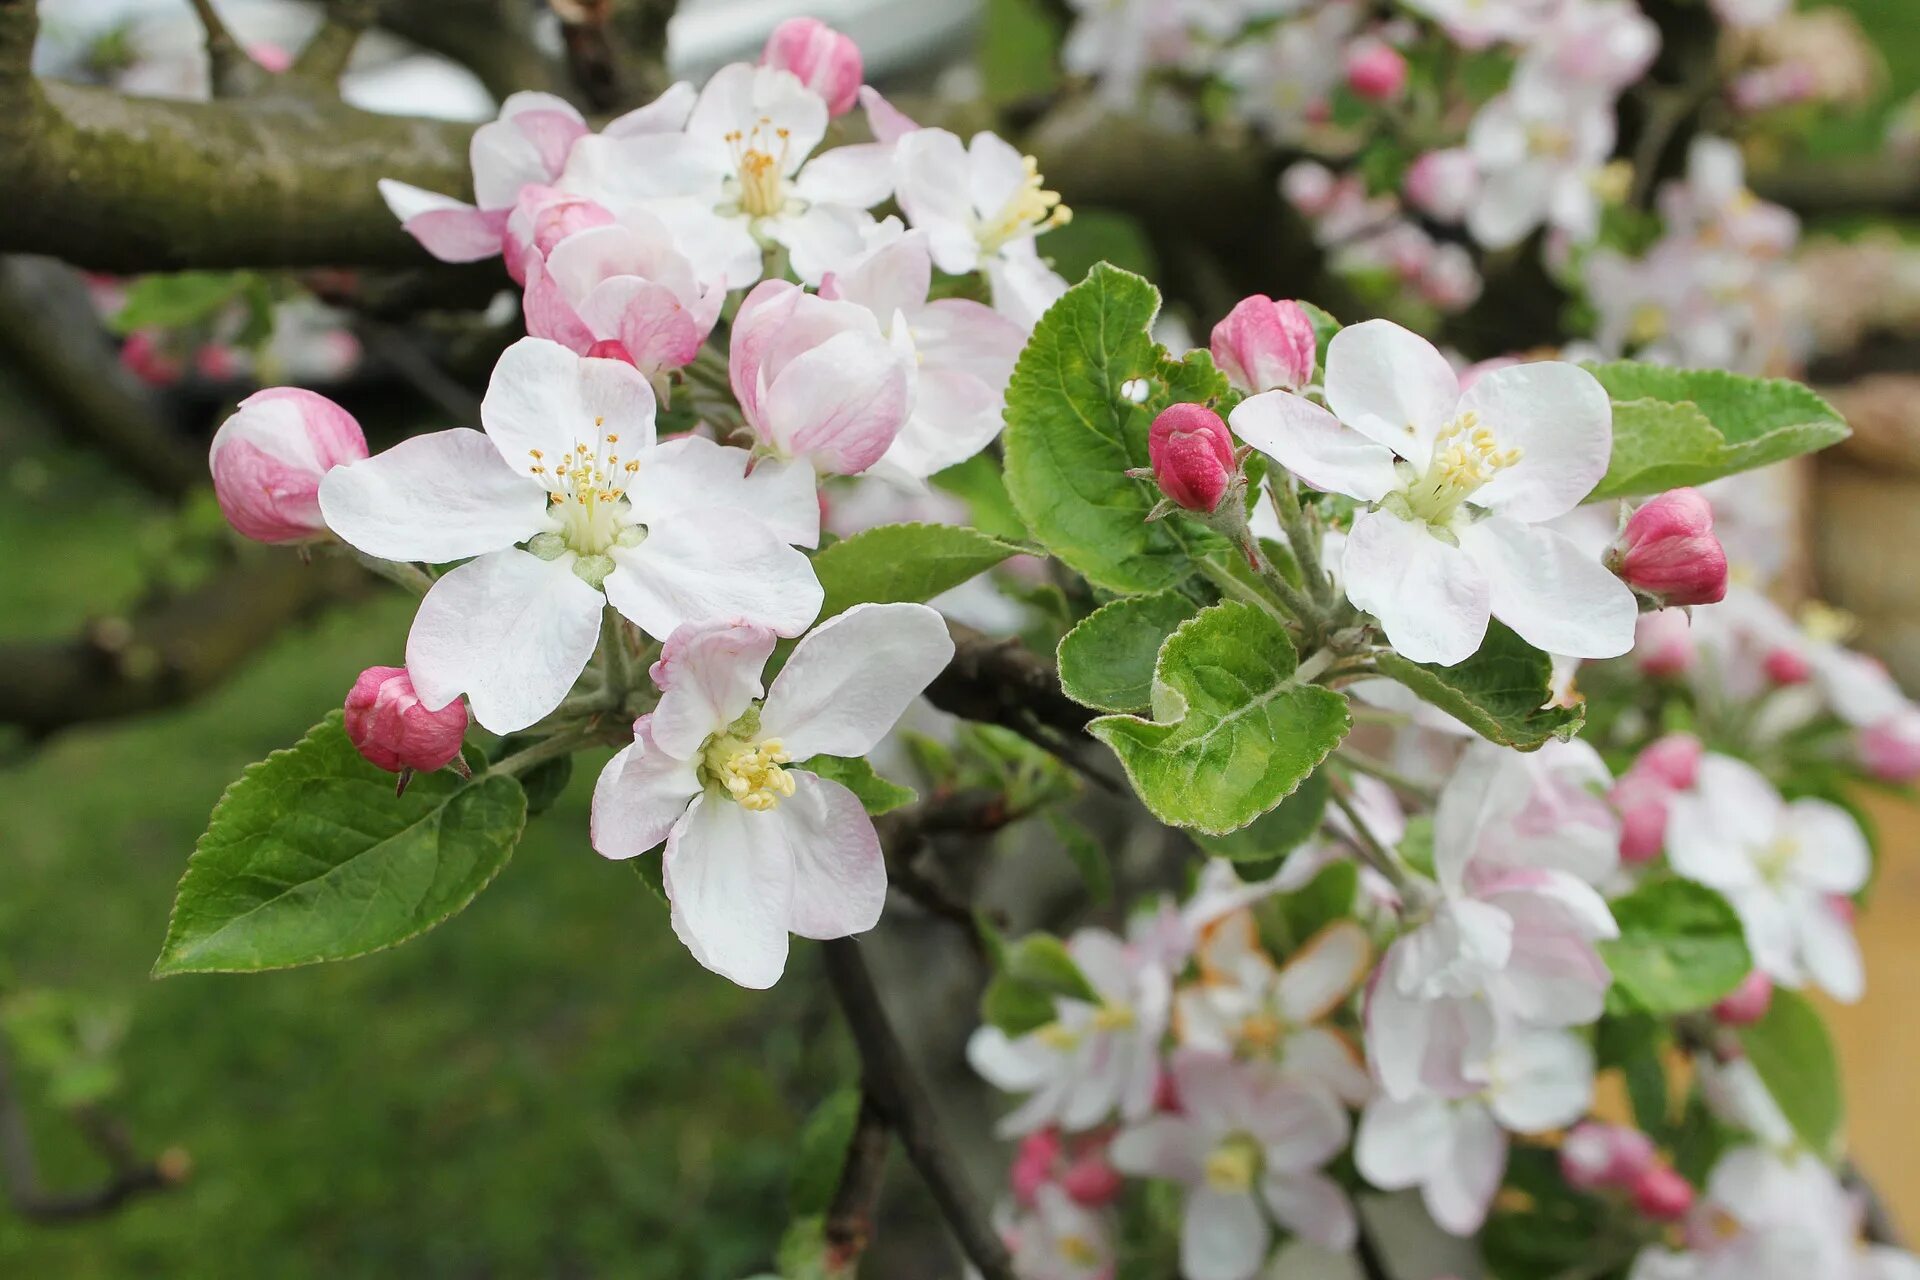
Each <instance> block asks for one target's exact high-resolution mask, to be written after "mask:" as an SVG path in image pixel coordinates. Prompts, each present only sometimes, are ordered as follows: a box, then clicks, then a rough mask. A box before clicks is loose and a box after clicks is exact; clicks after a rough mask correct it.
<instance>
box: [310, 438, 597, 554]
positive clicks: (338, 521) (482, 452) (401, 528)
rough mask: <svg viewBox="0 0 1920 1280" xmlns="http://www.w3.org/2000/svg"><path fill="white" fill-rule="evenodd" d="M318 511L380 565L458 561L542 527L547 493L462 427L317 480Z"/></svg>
mask: <svg viewBox="0 0 1920 1280" xmlns="http://www.w3.org/2000/svg"><path fill="white" fill-rule="evenodd" d="M320 509H321V511H322V512H323V513H324V514H325V516H326V519H327V527H328V528H330V529H332V530H333V531H334V533H335V534H337V535H338V536H339V537H340V538H341V539H342V540H343V541H345V542H346V543H348V544H349V545H351V546H353V547H355V548H357V549H359V550H361V551H364V552H366V553H367V554H368V555H370V556H378V557H380V558H381V559H383V560H425V561H429V562H435V563H437V562H440V561H445V560H459V559H461V558H463V557H466V556H476V555H481V554H483V553H485V552H488V551H499V550H501V549H502V548H504V547H511V546H512V545H513V544H515V543H516V542H521V541H524V540H525V539H527V538H530V537H532V536H533V535H534V534H536V533H538V532H540V531H541V530H542V529H545V528H547V527H548V524H549V521H548V519H547V514H546V512H547V495H546V491H545V490H543V489H542V488H541V487H540V486H539V485H538V484H536V483H534V482H533V479H532V477H530V476H527V475H525V474H519V475H516V474H515V473H514V472H513V470H512V469H511V468H510V467H508V466H507V464H506V463H504V462H502V461H501V460H500V454H499V452H498V450H496V449H495V448H494V447H493V445H492V444H491V443H490V442H489V441H488V440H487V438H486V437H485V436H484V435H481V434H480V433H479V432H478V431H471V430H468V429H466V428H464V427H460V428H455V429H454V430H452V431H436V432H433V433H432V434H430V435H424V436H414V437H412V438H411V439H407V440H402V441H401V442H400V443H399V444H397V445H395V446H394V447H393V448H391V449H388V450H387V451H386V452H385V453H380V454H376V455H375V456H373V457H371V458H367V459H365V460H364V461H361V462H356V463H354V464H352V465H351V466H345V467H335V468H334V469H333V470H331V471H329V472H327V474H326V476H325V477H324V478H323V479H322V480H321V481H320ZM582 585H585V584H582Z"/></svg>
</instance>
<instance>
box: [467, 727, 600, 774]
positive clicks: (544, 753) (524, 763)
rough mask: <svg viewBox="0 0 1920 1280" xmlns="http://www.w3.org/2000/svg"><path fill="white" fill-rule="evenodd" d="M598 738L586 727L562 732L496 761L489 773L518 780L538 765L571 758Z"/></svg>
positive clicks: (488, 770)
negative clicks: (561, 758)
mask: <svg viewBox="0 0 1920 1280" xmlns="http://www.w3.org/2000/svg"><path fill="white" fill-rule="evenodd" d="M597 738H598V734H596V733H595V732H594V731H593V730H591V729H587V728H584V727H583V728H578V729H566V730H562V731H561V732H559V733H556V734H554V735H553V736H552V737H551V738H542V739H541V740H540V741H538V742H536V743H534V744H533V745H532V746H530V747H528V748H526V749H525V750H524V751H516V752H514V753H513V754H512V755H510V756H508V757H507V758H506V759H504V760H500V761H496V762H495V763H494V764H493V765H491V766H490V767H489V768H488V769H487V772H488V773H501V774H505V775H506V776H507V777H509V778H517V777H519V776H520V775H521V774H524V773H526V772H527V771H528V770H530V769H532V768H534V767H535V766H537V765H543V764H545V763H547V762H548V761H549V760H558V759H559V758H560V757H562V756H570V755H572V754H573V753H574V752H576V751H578V750H580V748H582V747H586V746H591V745H592V744H593V743H594V742H595V741H596V740H597Z"/></svg>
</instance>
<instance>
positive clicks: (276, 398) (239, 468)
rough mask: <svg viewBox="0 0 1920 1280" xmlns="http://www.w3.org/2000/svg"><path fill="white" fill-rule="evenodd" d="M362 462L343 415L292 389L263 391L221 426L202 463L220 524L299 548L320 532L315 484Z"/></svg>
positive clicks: (353, 428)
mask: <svg viewBox="0 0 1920 1280" xmlns="http://www.w3.org/2000/svg"><path fill="white" fill-rule="evenodd" d="M366 456H367V440H366V437H365V436H363V435H361V434H360V424H359V423H358V422H355V421H354V420H353V415H352V414H350V413H348V412H347V411H346V410H345V409H342V408H341V407H340V406H339V405H337V404H335V403H334V402H333V401H331V400H329V399H327V398H326V397H325V396H321V395H315V394H314V393H313V392H311V391H304V390H302V389H300V388H299V387H269V388H268V389H267V390H265V391H256V392H254V393H253V394H252V395H250V396H248V397H247V398H246V399H245V400H242V401H241V402H240V409H239V411H238V412H237V413H235V414H234V415H233V416H232V417H231V418H228V419H227V420H226V421H225V422H223V423H221V424H220V430H219V431H217V432H215V433H214V437H213V448H212V449H211V450H210V451H209V453H208V457H207V464H208V466H209V468H210V469H211V470H212V472H213V492H214V496H215V497H216V498H218V499H219V500H220V510H221V511H223V512H225V513H226V517H227V523H229V524H231V525H232V526H233V527H234V528H235V529H237V530H238V531H239V532H240V533H241V534H243V535H245V536H246V537H249V538H252V539H253V540H254V541H255V542H304V541H307V540H308V539H311V538H319V537H323V536H325V534H326V532H327V525H326V521H325V520H324V519H322V518H321V515H320V496H319V495H320V477H321V476H323V475H325V474H326V473H327V472H328V471H330V470H331V469H333V468H334V467H338V466H343V465H345V464H347V463H349V462H358V461H360V460H361V459H362V458H364V457H366Z"/></svg>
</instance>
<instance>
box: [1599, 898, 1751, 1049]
mask: <svg viewBox="0 0 1920 1280" xmlns="http://www.w3.org/2000/svg"><path fill="white" fill-rule="evenodd" d="M1612 906H1613V918H1614V919H1615V920H1616V921H1617V922H1618V923H1619V925H1620V936H1619V937H1618V938H1615V939H1612V940H1609V941H1606V942H1602V943H1601V944H1600V954H1601V956H1602V957H1603V958H1604V959H1605V960H1606V962H1607V967H1608V968H1609V969H1611V970H1612V971H1613V981H1614V990H1615V992H1616V993H1618V994H1619V995H1620V996H1622V997H1624V998H1625V999H1626V1000H1627V1001H1629V1002H1630V1006H1631V1007H1635V1008H1640V1009H1644V1010H1646V1011H1647V1012H1648V1013H1652V1014H1659V1015H1662V1016H1666V1015H1672V1014H1680V1013H1691V1012H1693V1011H1694V1010H1696V1009H1704V1008H1706V1007H1707V1006H1709V1005H1711V1004H1712V1003H1713V1002H1714V1001H1716V1000H1719V999H1721V998H1722V997H1723V996H1726V995H1727V994H1728V993H1730V992H1731V991H1733V989H1734V988H1735V987H1738V986H1739V985H1740V983H1741V981H1742V980H1743V979H1744V978H1745V977H1746V976H1747V973H1748V971H1749V970H1750V969H1752V967H1753V957H1752V955H1751V954H1750V953H1749V952H1748V951H1747V939H1746V931H1745V929H1744V928H1743V927H1742V926H1741V924H1740V917H1739V916H1738V915H1737V914H1736V913H1735V912H1734V909H1733V907H1732V906H1731V905H1730V904H1729V903H1728V902H1727V900H1726V899H1725V898H1723V897H1721V896H1720V895H1719V894H1717V893H1715V892H1714V891H1713V890H1712V889H1709V888H1707V887H1706V886H1705V885H1703V884H1695V883H1694V882H1693V881H1691V880H1682V879H1680V878H1679V877H1677V876H1675V877H1668V878H1663V879H1658V880H1649V881H1647V882H1646V883H1645V884H1643V885H1641V886H1640V887H1639V888H1637V889H1635V890H1634V891H1633V892H1632V893H1630V894H1628V895H1627V896H1626V897H1624V898H1616V899H1615V900H1614V902H1613V904H1612Z"/></svg>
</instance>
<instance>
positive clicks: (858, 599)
mask: <svg viewBox="0 0 1920 1280" xmlns="http://www.w3.org/2000/svg"><path fill="white" fill-rule="evenodd" d="M1025 549H1026V548H1024V547H1021V546H1019V545H1017V544H1015V543H1011V542H1003V541H1002V540H1001V539H999V538H993V537H989V536H987V535H986V534H984V533H981V532H980V531H979V530H978V529H968V528H966V527H964V526H961V525H952V524H883V525H879V526H878V527H876V528H872V529H866V530H863V531H862V532H860V533H856V534H854V535H853V536H852V537H851V538H843V539H841V540H840V541H839V542H836V543H834V544H833V545H832V546H830V547H828V548H826V549H825V550H823V551H821V552H820V553H819V554H818V555H816V556H814V558H813V571H814V572H815V573H816V574H818V575H819V577H820V586H821V587H822V589H824V590H825V591H826V593H827V599H826V603H825V604H823V605H821V606H820V621H822V622H825V621H826V620H827V619H828V618H831V617H833V616H834V615H835V614H838V613H844V612H845V611H846V610H848V609H850V608H852V607H853V606H854V605H856V604H866V603H869V602H877V603H882V604H891V603H894V602H897V601H912V602H916V603H917V602H919V601H924V600H931V599H932V598H933V597H935V596H937V595H939V594H940V593H941V592H942V591H950V590H952V589H953V588H954V587H957V586H959V585H960V584H961V583H963V582H965V581H967V580H968V579H970V578H973V577H976V576H978V575H979V574H982V573H985V572H986V571H987V570H988V569H991V568H993V566H995V565H997V564H999V563H1000V562H1001V561H1002V560H1005V559H1006V558H1007V557H1008V556H1011V555H1017V554H1019V553H1020V552H1021V551H1023V550H1025Z"/></svg>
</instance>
